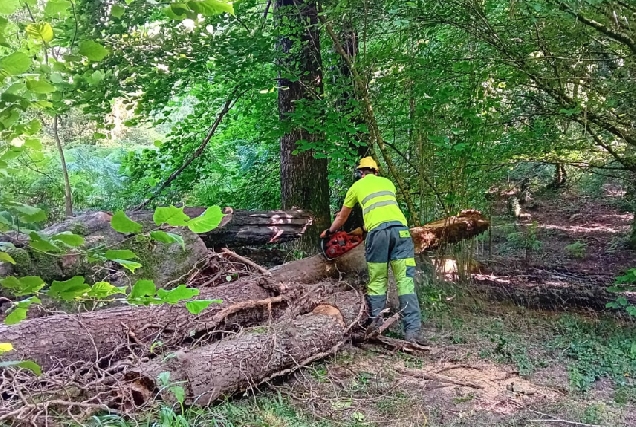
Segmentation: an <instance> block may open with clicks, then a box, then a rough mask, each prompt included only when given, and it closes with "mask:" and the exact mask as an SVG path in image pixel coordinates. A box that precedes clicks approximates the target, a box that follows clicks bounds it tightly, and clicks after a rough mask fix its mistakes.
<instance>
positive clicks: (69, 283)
mask: <svg viewBox="0 0 636 427" xmlns="http://www.w3.org/2000/svg"><path fill="white" fill-rule="evenodd" d="M90 289H91V288H90V286H88V285H87V284H86V283H84V277H82V276H75V277H72V278H70V279H68V280H65V281H63V282H58V281H57V280H56V281H54V282H53V283H52V284H51V287H50V288H49V290H48V294H49V296H50V297H53V298H59V299H62V300H64V301H72V300H74V299H75V298H78V297H81V296H82V295H84V294H85V293H88V292H89V291H90Z"/></svg>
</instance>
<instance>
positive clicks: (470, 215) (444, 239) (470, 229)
mask: <svg viewBox="0 0 636 427" xmlns="http://www.w3.org/2000/svg"><path fill="white" fill-rule="evenodd" d="M489 226H490V223H489V222H488V220H487V219H486V217H484V215H483V214H482V213H481V212H479V211H476V210H465V211H462V212H460V213H459V215H457V216H449V217H446V218H443V219H440V220H438V221H434V222H429V223H428V224H425V225H423V226H421V227H413V228H411V237H412V238H413V243H414V244H415V253H420V252H425V251H430V250H435V249H437V248H439V247H440V246H441V245H443V244H449V243H457V242H460V241H462V240H466V239H470V238H473V237H476V236H478V235H480V234H481V233H483V232H484V231H486V230H488V227H489Z"/></svg>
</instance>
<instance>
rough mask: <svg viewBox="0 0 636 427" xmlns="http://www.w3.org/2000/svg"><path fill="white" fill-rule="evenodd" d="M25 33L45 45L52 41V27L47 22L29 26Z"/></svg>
mask: <svg viewBox="0 0 636 427" xmlns="http://www.w3.org/2000/svg"><path fill="white" fill-rule="evenodd" d="M26 32H27V34H28V35H29V36H31V37H33V38H34V39H36V40H42V41H44V42H45V43H48V42H50V41H51V40H53V27H51V24H49V23H48V22H42V23H39V24H29V25H27V27H26Z"/></svg>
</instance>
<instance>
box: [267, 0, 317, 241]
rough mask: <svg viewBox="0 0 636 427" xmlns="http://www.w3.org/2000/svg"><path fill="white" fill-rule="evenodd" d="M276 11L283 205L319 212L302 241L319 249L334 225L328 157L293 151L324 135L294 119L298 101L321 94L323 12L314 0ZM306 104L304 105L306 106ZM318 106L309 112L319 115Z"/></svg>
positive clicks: (283, 3) (293, 1) (280, 4)
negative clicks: (320, 18)
mask: <svg viewBox="0 0 636 427" xmlns="http://www.w3.org/2000/svg"><path fill="white" fill-rule="evenodd" d="M274 11H275V14H276V19H277V20H278V24H279V25H278V26H279V28H281V38H280V40H279V43H278V48H279V50H280V53H281V55H280V59H279V61H278V65H279V67H280V71H279V91H278V111H279V115H280V120H281V122H283V124H284V125H285V126H289V128H288V129H289V130H288V131H287V133H286V134H285V135H283V137H282V138H281V140H280V156H281V158H280V171H281V201H282V208H283V209H293V208H300V209H307V210H309V211H311V212H313V213H314V215H315V224H314V225H315V227H313V228H312V229H310V230H308V233H307V234H305V236H304V238H303V240H302V242H301V246H302V248H303V249H304V250H305V251H307V252H309V253H315V252H316V248H317V247H318V241H319V234H320V232H321V231H322V230H323V229H325V228H327V227H328V226H329V219H330V218H329V183H328V180H327V159H326V158H321V159H319V158H316V157H315V150H313V149H310V150H305V151H302V152H298V153H296V154H294V152H295V151H296V150H298V149H299V148H300V147H299V146H298V142H299V141H306V142H308V143H310V144H311V143H314V142H319V141H321V140H323V139H324V135H323V134H321V133H315V132H313V133H312V132H311V131H309V130H307V128H305V127H303V124H304V123H303V122H302V119H292V117H290V116H291V115H292V114H294V113H299V112H301V110H300V109H297V107H298V106H299V105H301V104H302V105H304V106H311V105H312V103H313V104H316V103H315V102H312V101H318V100H319V99H320V98H321V96H322V91H323V82H322V59H321V56H320V32H319V30H318V25H317V24H318V11H317V8H316V2H315V1H314V0H276V2H275V3H274ZM301 108H302V107H301ZM312 110H313V109H311V108H310V109H308V110H307V113H308V114H312V115H313V116H315V115H316V112H315V111H312Z"/></svg>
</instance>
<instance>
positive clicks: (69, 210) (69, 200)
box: [53, 114, 73, 217]
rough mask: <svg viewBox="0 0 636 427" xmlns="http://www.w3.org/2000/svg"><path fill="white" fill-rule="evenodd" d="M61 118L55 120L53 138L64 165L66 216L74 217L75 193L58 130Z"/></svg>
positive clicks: (57, 117)
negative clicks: (72, 191) (72, 188)
mask: <svg viewBox="0 0 636 427" xmlns="http://www.w3.org/2000/svg"><path fill="white" fill-rule="evenodd" d="M58 121H59V116H58V115H57V114H56V115H55V117H54V118H53V138H55V144H56V145H57V151H58V153H59V154H60V163H62V174H63V175H64V206H65V213H66V216H67V217H69V216H73V193H71V181H70V180H69V178H68V168H67V167H66V158H65V157H64V149H63V148H62V141H60V134H59V132H58V130H57V128H58Z"/></svg>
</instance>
